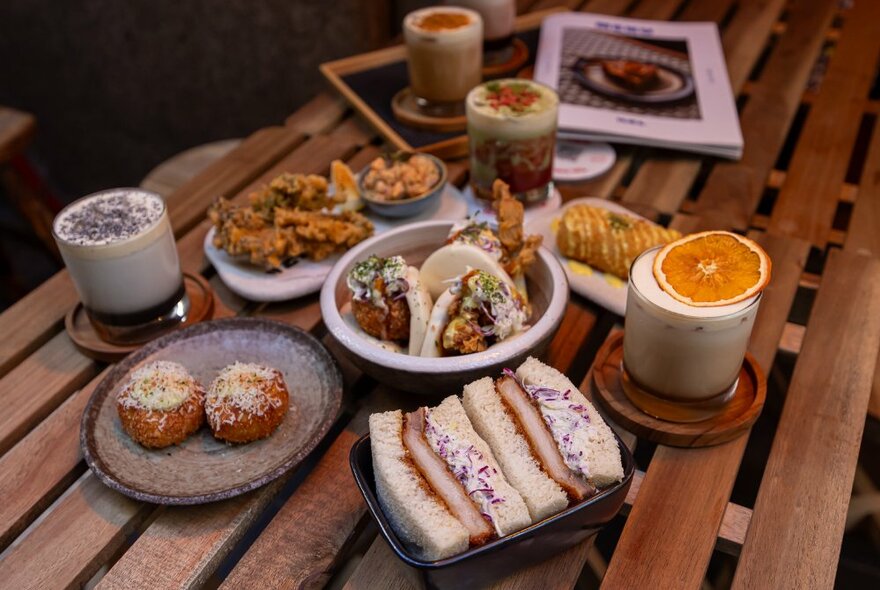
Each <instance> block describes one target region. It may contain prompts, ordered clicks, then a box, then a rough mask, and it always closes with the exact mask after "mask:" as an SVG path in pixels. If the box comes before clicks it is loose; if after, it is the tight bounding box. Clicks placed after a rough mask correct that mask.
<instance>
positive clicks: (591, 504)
mask: <svg viewBox="0 0 880 590" xmlns="http://www.w3.org/2000/svg"><path fill="white" fill-rule="evenodd" d="M614 437H615V438H616V439H617V446H618V447H619V448H620V456H621V459H622V460H623V481H621V482H620V483H618V484H616V485H614V486H611V487H609V488H606V489H604V490H602V491H601V492H599V493H598V494H596V495H595V496H593V497H592V498H589V499H587V500H584V501H583V502H580V503H579V504H575V505H574V506H571V507H570V508H567V509H566V510H563V511H562V512H560V513H559V514H556V515H554V516H551V517H549V518H545V519H544V520H542V521H541V522H538V523H535V524H533V525H531V526H530V527H527V528H525V529H523V530H521V531H518V532H516V533H513V534H511V535H507V536H506V537H503V538H501V539H496V540H494V541H491V542H489V543H487V544H485V545H483V546H481V547H476V548H473V549H468V550H467V551H465V552H463V553H459V554H458V555H454V556H452V557H448V558H446V559H441V560H438V561H423V560H421V559H419V558H417V557H416V556H415V555H414V553H413V551H412V550H411V548H409V547H407V546H406V545H405V544H404V542H403V541H402V540H401V539H400V538H398V536H397V534H396V533H395V532H394V530H393V529H392V528H391V523H389V522H388V519H387V518H385V514H384V512H382V508H381V507H380V506H379V500H378V498H377V497H376V483H375V478H374V476H373V459H372V454H371V450H370V435H369V434H367V435H365V436H364V437H362V438H361V439H360V440H358V441H357V442H356V443H355V444H354V446H353V447H352V449H351V454H350V455H349V462H350V463H351V471H352V473H353V474H354V479H355V481H356V482H357V485H358V487H359V488H360V490H361V493H362V494H363V495H364V500H365V501H366V503H367V507H368V508H369V509H370V513H371V514H372V515H373V518H374V519H375V520H376V522H377V523H378V525H379V531H380V533H381V535H382V537H384V539H385V541H386V542H387V543H388V544H389V545H390V546H391V549H392V550H393V551H394V553H395V554H396V555H397V557H398V558H400V560H401V561H403V563H404V564H406V566H408V569H409V573H411V574H413V575H412V576H411V578H413V579H414V581H415V582H416V583H418V584H419V585H421V586H423V587H426V588H478V587H483V586H486V585H487V584H489V583H490V582H493V581H495V580H498V579H500V578H503V577H506V576H508V575H510V574H511V573H512V572H514V571H515V570H518V569H522V568H525V567H528V566H530V565H533V564H535V563H538V562H540V561H543V560H545V559H547V558H549V557H552V556H554V555H557V554H558V553H560V552H561V551H564V550H565V549H568V548H569V547H572V546H574V545H576V544H578V543H580V542H581V541H583V540H584V539H586V538H588V537H589V536H590V535H593V534H595V533H597V532H598V531H599V530H600V529H601V528H602V527H604V526H605V525H607V524H608V523H609V522H610V521H611V519H613V518H614V517H615V516H616V515H617V513H618V512H619V511H620V509H621V507H622V506H623V501H624V499H626V494H627V492H628V491H629V486H630V484H631V483H632V476H633V471H634V470H635V466H634V462H633V456H632V453H630V451H629V449H628V448H627V447H626V445H624V444H623V441H621V440H620V437H618V436H617V433H615V434H614Z"/></svg>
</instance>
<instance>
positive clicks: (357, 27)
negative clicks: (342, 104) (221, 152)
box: [0, 0, 398, 200]
mask: <svg viewBox="0 0 880 590" xmlns="http://www.w3.org/2000/svg"><path fill="white" fill-rule="evenodd" d="M397 8H398V7H395V6H393V5H392V1H391V0H338V1H325V2H322V1H311V2H310V1H307V0H184V1H179V2H172V1H169V0H164V1H163V0H55V1H50V0H2V1H0V104H6V105H8V106H13V107H16V108H20V109H23V110H26V111H29V112H31V113H34V114H35V115H36V116H37V120H38V125H39V127H38V133H37V144H36V146H35V149H34V150H32V151H33V154H32V155H33V157H34V158H35V159H37V160H38V163H39V165H40V166H41V168H42V169H43V170H44V171H45V173H46V175H47V176H48V177H49V180H50V182H51V184H52V186H53V188H54V189H55V190H56V192H58V193H60V196H61V197H62V199H63V200H67V199H69V198H71V197H75V196H79V195H82V194H85V193H88V192H91V191H94V190H97V189H101V188H105V187H108V186H120V185H130V184H136V183H137V182H139V181H140V179H141V178H143V176H144V175H145V174H146V173H147V172H148V171H149V170H150V169H152V168H153V167H154V166H155V165H156V164H158V163H160V162H161V161H163V160H165V159H166V158H168V157H170V156H172V155H174V154H175V153H177V152H180V151H181V150H183V149H186V148H189V147H192V146H194V145H198V144H201V143H205V142H208V141H212V140H216V139H225V138H230V137H243V136H246V135H248V134H249V133H251V132H253V131H254V130H256V129H258V128H260V127H262V126H266V125H270V124H278V123H280V122H281V121H283V120H284V118H285V117H286V116H287V115H289V114H290V113H292V112H293V111H294V110H295V109H296V108H297V107H298V106H299V105H301V104H302V103H304V102H305V101H306V100H307V99H309V98H310V97H312V96H314V94H315V93H316V92H317V91H319V90H320V89H321V88H323V82H322V80H321V78H320V74H319V73H318V70H317V64H319V63H320V62H322V61H326V60H329V59H334V58H338V57H342V56H346V55H351V54H353V53H357V52H360V51H365V50H367V49H371V48H374V47H377V46H381V45H384V44H385V43H387V41H388V39H389V37H390V34H391V33H390V29H391V26H392V21H394V20H395V19H396V18H397V12H398V10H397Z"/></svg>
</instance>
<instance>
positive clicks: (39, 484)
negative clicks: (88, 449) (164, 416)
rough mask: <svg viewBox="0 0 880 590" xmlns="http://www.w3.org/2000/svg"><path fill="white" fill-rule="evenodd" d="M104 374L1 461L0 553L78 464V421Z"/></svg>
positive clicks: (71, 397) (70, 398)
mask: <svg viewBox="0 0 880 590" xmlns="http://www.w3.org/2000/svg"><path fill="white" fill-rule="evenodd" d="M105 374H106V371H105V372H104V373H101V374H100V375H98V376H97V377H95V378H94V379H92V380H91V381H90V382H89V384H88V385H87V386H86V387H84V388H83V389H81V390H80V391H78V392H76V393H75V394H73V395H71V396H70V397H69V398H68V399H67V401H65V402H64V403H63V404H61V406H60V407H59V408H58V409H57V410H55V411H54V412H52V414H50V415H49V417H48V418H46V419H45V420H43V421H42V422H40V424H39V425H38V426H37V427H36V428H34V429H33V430H32V431H31V432H30V433H28V435H27V436H26V437H24V438H23V439H22V440H21V441H19V443H18V444H16V445H15V446H14V447H12V449H11V450H10V451H9V452H8V453H6V454H5V455H3V456H2V457H0V473H3V474H4V476H3V477H0V498H3V501H2V502H0V550H2V549H3V548H4V547H6V545H8V544H9V543H10V542H11V541H12V540H13V539H14V538H15V536H16V535H18V534H19V533H20V532H21V531H22V530H24V528H25V527H26V526H27V525H28V524H29V523H30V521H31V520H33V519H34V517H36V516H37V515H38V514H39V512H40V511H41V510H42V509H43V508H45V507H46V506H47V505H48V504H49V503H50V502H51V501H52V500H54V499H55V498H56V497H57V496H58V494H59V493H60V492H61V491H63V489H64V487H66V485H67V484H69V483H70V480H71V476H72V474H75V473H76V470H77V467H80V466H81V462H82V453H81V452H80V448H79V423H80V420H81V419H82V413H83V410H84V409H85V407H86V402H87V401H88V399H89V397H90V396H91V394H92V391H93V390H94V388H95V387H96V386H97V384H98V382H99V381H100V380H101V379H102V378H103V376H104V375H105Z"/></svg>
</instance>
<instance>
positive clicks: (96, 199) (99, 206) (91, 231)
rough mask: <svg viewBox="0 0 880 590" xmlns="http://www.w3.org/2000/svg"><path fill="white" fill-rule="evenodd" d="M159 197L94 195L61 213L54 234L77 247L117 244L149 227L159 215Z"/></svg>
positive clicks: (129, 193)
mask: <svg viewBox="0 0 880 590" xmlns="http://www.w3.org/2000/svg"><path fill="white" fill-rule="evenodd" d="M162 210H163V203H162V200H161V198H159V197H157V196H154V195H152V194H150V193H146V192H138V191H128V190H120V191H107V192H102V193H98V194H96V195H93V196H92V197H89V198H87V199H85V200H84V201H83V202H82V203H79V204H75V205H74V206H72V207H70V208H69V209H68V210H66V211H63V212H62V213H61V214H60V215H59V216H58V219H56V220H55V233H56V234H58V236H59V237H60V238H62V239H64V240H65V241H68V242H71V243H74V244H78V245H80V246H86V245H88V246H97V245H101V244H112V243H114V242H121V241H123V240H126V239H128V238H131V237H133V236H136V235H137V234H138V233H140V232H141V231H143V230H144V229H146V228H148V227H150V226H151V225H152V224H153V223H154V222H155V221H156V220H157V219H159V217H160V216H161V215H162Z"/></svg>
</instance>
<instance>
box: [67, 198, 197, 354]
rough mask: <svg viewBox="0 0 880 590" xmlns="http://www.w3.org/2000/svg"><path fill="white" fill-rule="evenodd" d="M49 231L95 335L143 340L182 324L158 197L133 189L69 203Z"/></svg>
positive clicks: (173, 259) (185, 303)
mask: <svg viewBox="0 0 880 590" xmlns="http://www.w3.org/2000/svg"><path fill="white" fill-rule="evenodd" d="M52 230H53V231H52V233H53V236H54V238H55V242H56V243H57V244H58V249H59V250H60V251H61V257H62V258H63V259H64V263H65V265H66V266H67V270H68V272H69V273H70V277H71V278H72V279H73V283H74V285H75V286H76V290H77V293H78V294H79V297H80V300H81V301H82V304H83V307H84V308H85V311H86V313H87V315H88V317H89V320H90V322H91V324H92V326H93V327H94V329H95V331H96V332H97V333H98V335H99V336H101V338H103V339H104V340H107V341H108V342H114V343H117V344H130V343H137V342H144V341H146V340H149V339H150V338H152V337H154V336H155V335H157V334H158V333H161V332H162V331H164V330H166V329H167V328H169V327H171V326H172V325H175V324H178V323H179V322H180V321H182V320H183V319H185V317H186V314H187V312H188V311H189V299H188V298H187V296H186V291H185V289H184V283H183V275H182V274H181V271H180V262H179V260H178V257H177V248H176V246H175V244H174V234H173V233H172V230H171V223H170V221H169V219H168V211H167V209H166V207H165V201H164V200H163V199H162V197H161V196H159V195H157V194H156V193H152V192H150V191H145V190H142V189H138V188H120V189H111V190H106V191H101V192H98V193H94V194H91V195H88V196H86V197H83V198H81V199H79V200H77V201H74V202H73V203H71V204H70V205H68V206H67V207H65V208H64V209H63V210H62V211H61V213H59V214H58V216H57V217H56V218H55V222H54V224H53V228H52Z"/></svg>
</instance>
